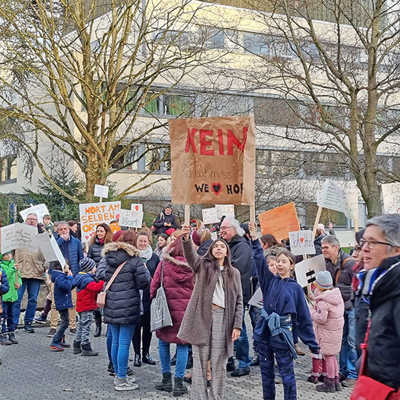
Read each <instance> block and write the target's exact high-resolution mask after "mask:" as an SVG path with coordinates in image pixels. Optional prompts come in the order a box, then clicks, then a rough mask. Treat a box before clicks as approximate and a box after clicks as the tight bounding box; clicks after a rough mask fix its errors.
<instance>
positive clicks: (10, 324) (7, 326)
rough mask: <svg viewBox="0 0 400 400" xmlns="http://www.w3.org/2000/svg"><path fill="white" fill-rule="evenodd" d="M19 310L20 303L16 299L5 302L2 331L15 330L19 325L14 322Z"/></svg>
mask: <svg viewBox="0 0 400 400" xmlns="http://www.w3.org/2000/svg"><path fill="white" fill-rule="evenodd" d="M17 312H18V303H17V302H16V301H4V302H3V323H2V330H1V331H2V333H6V332H14V331H15V329H16V328H17V325H16V324H15V323H14V315H15V314H16V313H17Z"/></svg>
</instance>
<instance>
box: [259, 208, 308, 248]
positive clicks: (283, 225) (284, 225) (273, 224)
mask: <svg viewBox="0 0 400 400" xmlns="http://www.w3.org/2000/svg"><path fill="white" fill-rule="evenodd" d="M258 219H259V221H260V225H261V233H262V234H263V235H265V234H267V233H270V234H271V235H274V236H275V238H276V239H277V240H278V241H280V240H282V239H287V238H288V237H289V232H294V231H299V230H300V224H299V219H298V218H297V212H296V207H295V205H294V203H293V202H292V203H288V204H284V205H283V206H280V207H276V208H273V209H272V210H268V211H265V212H263V213H261V214H260V215H259V216H258Z"/></svg>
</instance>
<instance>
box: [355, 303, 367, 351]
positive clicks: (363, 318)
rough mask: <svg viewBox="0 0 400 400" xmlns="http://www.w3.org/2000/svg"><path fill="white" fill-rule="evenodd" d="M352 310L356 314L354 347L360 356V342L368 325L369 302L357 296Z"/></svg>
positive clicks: (362, 340)
mask: <svg viewBox="0 0 400 400" xmlns="http://www.w3.org/2000/svg"><path fill="white" fill-rule="evenodd" d="M354 311H355V314H356V349H357V356H358V357H361V347H360V344H361V343H363V342H364V339H365V334H366V333H367V327H368V315H369V304H368V303H366V302H365V301H363V300H362V299H361V297H357V298H356V301H355V307H354Z"/></svg>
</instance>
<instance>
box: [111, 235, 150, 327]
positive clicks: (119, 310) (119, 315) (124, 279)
mask: <svg viewBox="0 0 400 400" xmlns="http://www.w3.org/2000/svg"><path fill="white" fill-rule="evenodd" d="M103 255H104V259H105V262H106V271H105V285H107V282H108V281H109V280H110V279H111V277H112V275H113V273H114V272H115V270H116V269H117V268H118V266H119V265H120V264H122V263H123V262H125V261H126V264H125V265H124V266H123V267H122V269H121V271H120V273H119V274H118V275H117V277H116V278H115V280H114V282H113V283H112V284H111V286H110V288H109V289H108V292H107V297H106V305H105V307H104V322H106V323H108V324H119V325H130V324H136V323H138V322H139V320H140V302H141V300H140V294H139V289H146V288H147V287H148V286H149V284H150V273H149V270H148V269H147V268H146V267H145V265H144V263H143V261H142V259H141V258H140V257H139V251H138V250H137V249H136V248H135V247H133V246H131V245H130V244H128V243H124V242H113V243H108V244H106V245H105V246H104V249H103Z"/></svg>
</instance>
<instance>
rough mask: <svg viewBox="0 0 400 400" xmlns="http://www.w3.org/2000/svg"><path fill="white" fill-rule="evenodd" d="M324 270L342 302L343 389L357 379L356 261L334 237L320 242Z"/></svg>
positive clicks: (341, 367)
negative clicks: (354, 288) (354, 299)
mask: <svg viewBox="0 0 400 400" xmlns="http://www.w3.org/2000/svg"><path fill="white" fill-rule="evenodd" d="M321 247H322V254H323V256H324V257H325V263H326V269H327V271H329V272H330V274H331V276H332V280H333V283H334V286H335V287H338V288H339V289H340V292H341V294H342V298H343V301H344V307H345V311H344V326H343V338H342V348H341V350H340V354H339V365H340V380H341V382H342V385H343V386H345V387H351V386H353V385H354V383H355V382H356V379H357V376H358V374H357V369H356V363H357V358H358V357H357V350H356V333H355V330H356V322H355V312H354V307H353V298H354V295H353V287H352V281H353V267H354V265H355V264H356V260H354V258H352V257H350V256H349V255H348V254H346V253H345V252H344V251H343V250H342V249H341V248H340V243H339V241H338V239H337V238H336V236H333V235H328V236H325V237H324V238H323V239H322V242H321Z"/></svg>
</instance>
